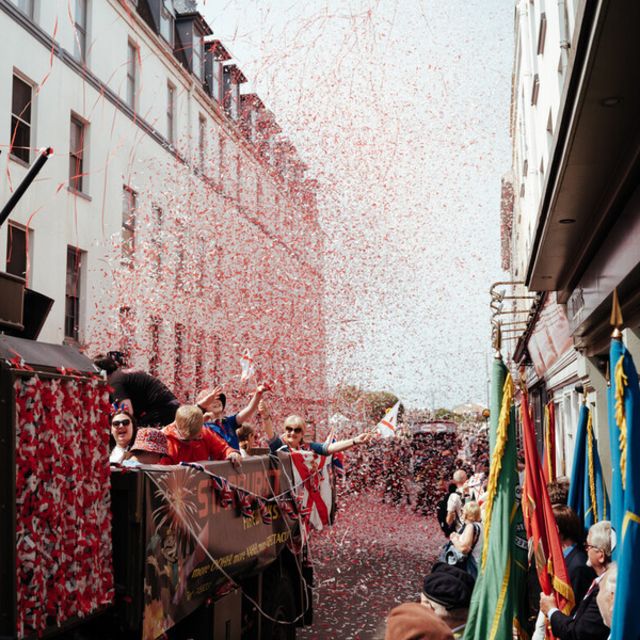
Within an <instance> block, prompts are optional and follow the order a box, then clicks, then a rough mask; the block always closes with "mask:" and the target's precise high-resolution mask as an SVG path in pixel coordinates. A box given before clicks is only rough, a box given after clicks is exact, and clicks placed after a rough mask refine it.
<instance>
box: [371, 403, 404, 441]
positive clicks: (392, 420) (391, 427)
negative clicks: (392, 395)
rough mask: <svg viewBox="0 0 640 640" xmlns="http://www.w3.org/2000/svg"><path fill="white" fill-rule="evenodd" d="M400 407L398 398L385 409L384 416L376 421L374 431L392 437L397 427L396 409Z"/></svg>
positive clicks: (385, 436) (384, 436)
mask: <svg viewBox="0 0 640 640" xmlns="http://www.w3.org/2000/svg"><path fill="white" fill-rule="evenodd" d="M399 408H400V400H398V402H396V403H395V404H394V405H393V407H391V409H387V413H385V414H384V417H383V418H382V420H380V422H378V426H377V427H376V431H377V432H378V433H379V434H380V435H381V436H382V437H383V438H392V437H393V436H395V435H396V430H397V429H398V409H399Z"/></svg>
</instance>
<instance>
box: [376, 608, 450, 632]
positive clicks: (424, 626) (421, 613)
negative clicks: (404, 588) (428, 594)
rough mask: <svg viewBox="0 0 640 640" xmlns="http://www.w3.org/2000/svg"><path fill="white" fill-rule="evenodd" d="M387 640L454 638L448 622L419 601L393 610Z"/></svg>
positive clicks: (388, 624)
mask: <svg viewBox="0 0 640 640" xmlns="http://www.w3.org/2000/svg"><path fill="white" fill-rule="evenodd" d="M384 638H385V640H453V633H452V632H451V629H450V628H449V627H448V626H447V624H446V623H445V622H444V621H443V620H441V619H440V618H439V617H438V616H437V615H436V614H435V613H434V612H433V610H432V609H431V608H430V607H428V606H425V605H424V604H420V603H419V602H405V603H404V604H401V605H399V606H398V607H395V608H394V609H392V610H391V612H390V613H389V616H388V618H387V631H386V634H385V636H384Z"/></svg>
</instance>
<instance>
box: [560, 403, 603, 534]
mask: <svg viewBox="0 0 640 640" xmlns="http://www.w3.org/2000/svg"><path fill="white" fill-rule="evenodd" d="M569 506H570V507H571V508H572V509H573V510H574V511H575V512H576V513H577V514H578V517H579V518H580V520H581V521H582V523H583V525H584V529H585V531H588V530H589V527H591V525H592V524H595V523H596V522H599V521H600V520H608V519H609V518H610V517H611V507H610V505H609V496H608V494H607V488H606V485H605V483H604V478H603V476H602V466H601V464H600V456H599V455H598V442H597V440H596V439H595V437H594V435H593V423H592V420H591V411H589V408H588V407H587V405H586V404H583V405H582V407H581V408H580V417H579V419H578V433H577V435H576V447H575V450H574V453H573V466H572V468H571V484H570V486H569Z"/></svg>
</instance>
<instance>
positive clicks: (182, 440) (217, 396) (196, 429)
mask: <svg viewBox="0 0 640 640" xmlns="http://www.w3.org/2000/svg"><path fill="white" fill-rule="evenodd" d="M94 364H95V365H96V367H97V368H98V369H99V370H101V371H103V372H104V373H105V375H106V377H107V381H108V383H109V386H110V387H111V401H112V404H113V407H114V410H113V413H112V415H111V438H110V442H111V446H110V454H109V462H110V463H111V464H116V465H122V466H123V467H136V466H140V465H143V464H145V465H146V464H161V465H175V464H179V463H180V462H206V461H212V460H227V461H229V462H230V463H231V464H232V465H234V467H236V469H238V470H239V469H240V468H241V461H242V458H244V457H247V456H249V455H251V454H252V452H254V451H258V452H260V453H263V452H264V449H265V448H266V447H268V451H270V452H271V453H275V452H277V451H279V450H301V449H308V450H310V451H313V452H314V453H316V454H318V455H323V456H329V455H332V454H335V453H339V452H341V451H345V450H346V449H350V448H352V447H354V446H356V445H360V444H366V443H367V442H369V440H370V439H371V437H372V435H371V433H368V432H364V433H361V434H359V435H356V436H353V437H351V438H346V439H342V440H333V441H332V442H324V443H319V442H308V441H307V439H306V438H305V435H306V433H305V432H306V422H305V420H304V418H302V417H300V416H297V415H290V416H288V417H287V418H286V419H285V420H284V423H283V427H282V432H281V433H279V434H278V433H276V432H275V430H274V427H273V420H272V416H271V412H270V409H269V406H268V404H267V402H266V400H265V397H264V396H265V394H266V393H267V392H269V391H270V387H269V385H268V384H266V383H263V384H259V385H258V386H257V387H256V390H255V392H254V394H253V396H252V398H251V400H250V401H249V403H248V404H247V406H246V407H244V408H243V409H242V410H241V411H239V412H238V413H235V414H231V415H225V408H226V402H227V398H226V395H225V394H224V393H223V390H222V388H221V387H219V386H216V387H212V388H207V389H203V390H202V391H200V392H199V393H198V395H197V397H196V403H195V404H182V405H181V404H180V402H179V401H178V400H177V399H176V397H175V395H174V394H173V393H172V392H171V390H170V389H169V388H168V387H167V386H166V385H165V384H164V383H163V382H162V381H161V380H159V379H158V378H156V377H154V376H152V375H150V374H148V373H146V372H144V371H139V370H133V369H128V368H126V362H125V359H124V356H123V355H122V354H121V353H119V352H110V353H108V354H106V355H103V354H101V355H99V356H97V357H96V358H95V359H94ZM254 417H257V418H258V419H259V422H260V424H261V429H257V428H256V427H254V426H253V425H252V424H250V421H251V420H252V419H253V418H254ZM261 444H265V445H266V447H265V448H263V449H261V448H260V445H261Z"/></svg>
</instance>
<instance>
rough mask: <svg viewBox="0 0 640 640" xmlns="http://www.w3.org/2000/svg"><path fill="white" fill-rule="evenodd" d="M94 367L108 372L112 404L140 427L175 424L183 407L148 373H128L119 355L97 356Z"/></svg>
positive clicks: (137, 371) (113, 353)
mask: <svg viewBox="0 0 640 640" xmlns="http://www.w3.org/2000/svg"><path fill="white" fill-rule="evenodd" d="M93 363H94V365H95V366H96V367H97V368H98V369H100V370H102V371H104V372H106V374H107V382H108V383H109V385H110V386H111V387H112V392H111V402H113V403H115V404H116V405H117V406H118V408H120V409H125V410H126V411H128V412H129V414H131V415H132V416H133V417H134V418H135V419H136V422H137V424H138V426H139V427H161V426H164V425H166V424H169V423H171V422H173V419H174V417H175V415H176V409H177V408H178V407H179V406H180V403H179V402H178V400H177V399H176V397H175V395H174V394H173V393H172V392H171V391H170V390H169V389H168V388H167V387H166V386H165V384H164V383H163V382H162V381H161V380H159V379H158V378H155V377H154V376H152V375H151V374H149V373H147V372H146V371H140V370H134V369H125V368H124V364H125V361H124V356H123V355H122V354H121V353H120V352H118V351H110V352H109V353H107V354H106V355H104V354H101V355H98V356H97V357H96V358H94V360H93Z"/></svg>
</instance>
